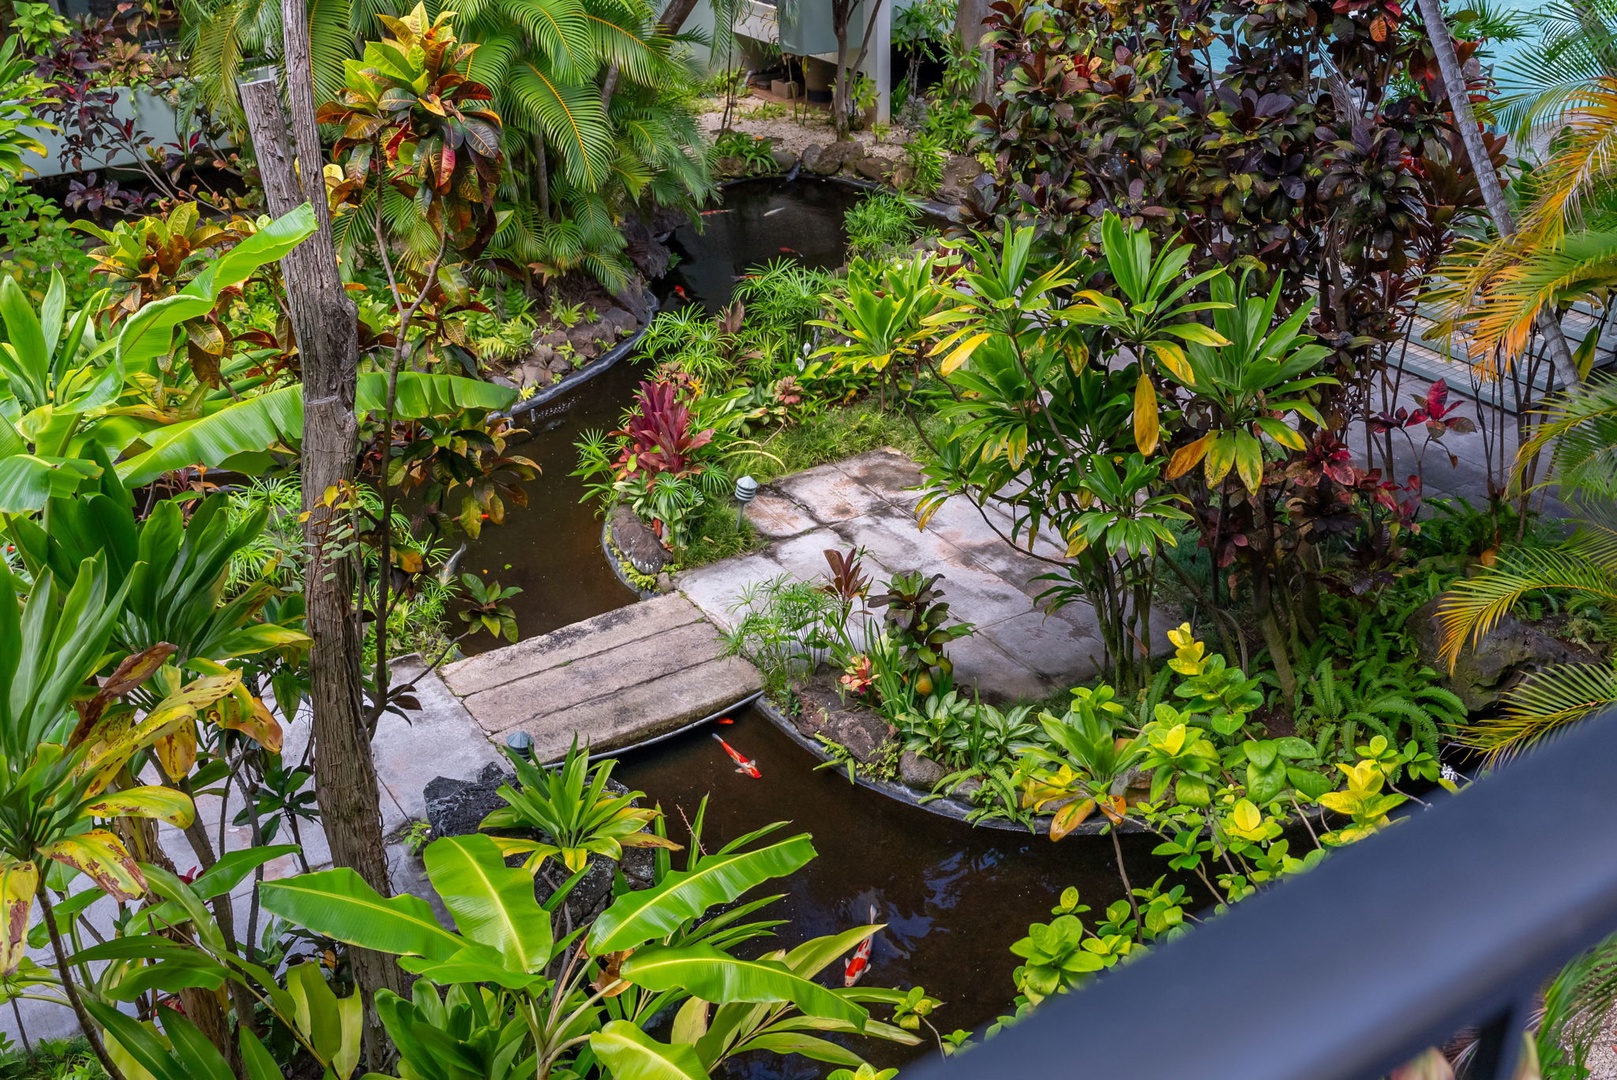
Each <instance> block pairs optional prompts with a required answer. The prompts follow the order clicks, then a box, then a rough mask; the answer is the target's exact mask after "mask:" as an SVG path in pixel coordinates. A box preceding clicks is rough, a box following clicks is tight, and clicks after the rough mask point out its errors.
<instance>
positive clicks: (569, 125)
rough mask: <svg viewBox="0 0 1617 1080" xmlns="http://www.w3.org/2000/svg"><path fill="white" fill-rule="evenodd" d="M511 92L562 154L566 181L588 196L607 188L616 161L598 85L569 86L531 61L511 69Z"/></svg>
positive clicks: (547, 139) (525, 119) (520, 62)
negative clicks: (604, 187)
mask: <svg viewBox="0 0 1617 1080" xmlns="http://www.w3.org/2000/svg"><path fill="white" fill-rule="evenodd" d="M510 87H511V92H512V94H513V95H514V96H515V98H516V99H517V100H518V101H520V102H521V104H522V106H523V108H524V110H525V111H526V116H524V117H523V118H522V120H523V121H525V122H528V123H532V124H533V125H534V126H535V127H537V128H538V130H539V131H541V132H542V133H543V134H544V137H545V139H546V141H547V142H548V143H550V144H551V145H553V146H554V147H555V148H556V150H557V151H558V153H559V154H560V157H561V160H562V165H563V168H564V169H565V171H566V174H567V179H568V180H570V181H571V182H572V183H573V184H575V185H577V186H578V187H581V188H585V189H588V190H595V189H596V188H598V187H599V186H600V185H601V184H603V183H604V182H605V181H606V178H607V175H608V172H609V170H610V169H611V164H612V159H613V158H614V157H615V156H616V155H615V150H614V148H613V145H612V130H611V127H610V125H609V124H608V123H607V118H606V110H605V109H603V108H602V107H601V95H600V92H599V91H598V90H596V89H595V87H594V86H593V85H589V86H575V85H567V84H565V83H563V82H562V81H561V79H560V78H559V77H558V76H557V75H556V74H555V73H554V72H552V71H549V70H547V69H546V68H544V67H542V66H541V65H539V64H536V63H535V62H534V61H533V60H531V59H523V60H521V61H519V62H518V63H517V64H516V65H515V66H514V67H513V68H512V69H511V81H510ZM510 119H511V118H508V120H510Z"/></svg>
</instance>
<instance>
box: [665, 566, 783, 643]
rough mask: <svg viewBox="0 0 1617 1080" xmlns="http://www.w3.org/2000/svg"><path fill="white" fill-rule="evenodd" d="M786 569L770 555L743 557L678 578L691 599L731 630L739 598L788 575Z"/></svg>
mask: <svg viewBox="0 0 1617 1080" xmlns="http://www.w3.org/2000/svg"><path fill="white" fill-rule="evenodd" d="M785 572H786V571H785V569H784V568H783V567H782V566H781V565H780V564H779V563H777V562H776V561H775V560H774V559H771V558H770V557H769V556H768V555H767V554H753V555H743V556H741V557H740V558H735V559H721V560H720V561H719V562H716V563H709V564H708V565H706V566H699V567H697V568H696V569H694V570H686V571H685V572H683V573H681V574H680V575H679V576H678V577H677V578H675V579H674V584H675V586H676V587H677V588H678V589H679V590H680V592H681V593H682V594H683V595H684V596H685V598H686V599H687V600H689V601H690V603H692V604H693V605H695V606H696V607H697V608H699V609H700V610H701V613H702V614H703V615H705V616H707V618H708V620H709V621H710V622H712V623H713V625H714V626H717V627H719V628H721V629H726V630H727V629H729V628H730V627H732V626H734V625H735V624H736V620H737V619H738V618H739V617H740V616H739V613H738V612H737V611H736V609H735V603H736V599H737V597H739V596H740V595H741V594H742V592H743V591H744V590H745V589H746V588H747V587H748V586H749V585H753V584H756V583H758V582H760V581H768V580H769V579H770V578H775V577H779V576H781V575H782V574H784V573H785Z"/></svg>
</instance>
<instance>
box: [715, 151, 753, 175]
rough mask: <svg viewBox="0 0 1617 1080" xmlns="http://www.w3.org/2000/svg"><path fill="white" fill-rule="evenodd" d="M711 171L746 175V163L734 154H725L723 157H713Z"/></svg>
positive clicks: (720, 173)
mask: <svg viewBox="0 0 1617 1080" xmlns="http://www.w3.org/2000/svg"><path fill="white" fill-rule="evenodd" d="M713 171H714V172H716V173H718V174H719V175H720V176H746V175H747V163H746V162H745V161H742V160H741V159H740V158H738V157H736V156H735V155H734V154H726V155H725V156H724V157H721V158H716V159H714V162H713Z"/></svg>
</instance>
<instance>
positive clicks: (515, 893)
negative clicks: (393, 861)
mask: <svg viewBox="0 0 1617 1080" xmlns="http://www.w3.org/2000/svg"><path fill="white" fill-rule="evenodd" d="M426 863H427V877H428V878H430V879H431V880H432V887H433V888H434V889H436V890H437V891H438V897H439V899H441V900H442V901H443V902H444V907H446V908H448V909H449V913H450V914H451V915H453V916H454V917H455V925H456V926H457V927H459V928H460V932H461V933H462V934H464V935H465V936H466V937H469V938H471V939H472V940H473V941H476V942H479V943H481V944H483V945H488V946H491V947H492V948H494V949H496V950H498V951H499V953H500V955H501V956H503V957H504V958H505V961H506V963H507V964H509V965H510V966H511V967H513V968H515V969H516V970H518V971H523V972H534V971H538V970H539V969H540V968H541V967H543V966H544V965H545V964H546V963H548V962H549V961H550V946H551V941H552V938H551V928H550V915H549V914H548V913H547V912H545V910H544V909H543V908H541V907H540V906H539V902H538V901H537V900H536V899H534V893H533V878H532V877H531V876H530V875H529V874H528V873H527V872H526V871H524V870H522V869H521V868H520V867H509V866H506V865H505V860H504V859H503V858H502V857H501V855H500V849H499V848H498V847H497V846H495V843H494V841H493V840H491V839H489V838H488V837H487V836H483V835H482V834H477V835H472V836H446V837H444V838H442V839H440V840H434V841H433V842H432V843H431V844H429V845H427V850H426Z"/></svg>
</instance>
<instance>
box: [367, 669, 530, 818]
mask: <svg viewBox="0 0 1617 1080" xmlns="http://www.w3.org/2000/svg"><path fill="white" fill-rule="evenodd" d="M394 677H395V678H396V679H398V680H401V681H408V680H409V679H411V678H414V679H416V684H415V695H416V700H417V701H419V702H420V703H421V707H420V708H419V709H412V710H410V712H409V714H408V716H407V717H399V716H395V715H393V714H392V713H389V714H388V715H386V716H384V717H382V720H381V722H380V723H379V724H377V726H376V738H375V739H374V740H373V741H372V743H371V749H372V753H373V754H374V755H375V757H376V773H377V776H378V778H379V779H380V780H381V782H382V787H383V789H384V790H385V791H386V792H387V794H388V795H389V796H391V799H392V802H393V804H394V806H395V807H396V810H397V814H396V815H395V816H397V817H398V819H399V821H398V823H397V824H394V823H393V822H392V821H391V820H390V815H389V813H388V811H387V808H386V807H385V806H384V808H383V813H382V832H383V835H391V834H392V833H394V832H395V831H397V830H398V828H399V827H400V826H401V825H408V824H409V823H410V822H412V821H417V820H420V819H422V818H424V817H426V813H427V803H426V798H425V796H424V794H423V792H424V791H425V789H426V786H427V784H428V782H429V781H431V780H432V779H433V778H434V777H438V776H453V777H472V776H476V775H477V774H478V773H480V772H482V770H483V766H484V765H486V764H488V763H489V762H491V761H498V760H500V757H501V755H500V752H499V750H498V748H496V747H495V745H494V744H493V743H491V742H490V741H489V739H488V736H487V734H486V733H485V732H484V731H483V729H482V727H480V726H479V725H478V723H477V721H476V720H475V719H473V718H472V714H471V713H470V712H468V711H467V710H466V706H465V705H464V704H462V702H461V700H460V699H459V698H457V697H456V696H455V695H454V694H452V693H450V691H449V687H448V686H446V685H445V684H444V681H443V680H442V679H441V678H439V677H438V676H437V675H436V674H433V673H429V674H425V675H422V674H421V673H420V668H419V666H414V665H408V664H400V665H398V667H397V670H396V674H395V676H394Z"/></svg>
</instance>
